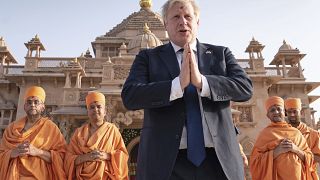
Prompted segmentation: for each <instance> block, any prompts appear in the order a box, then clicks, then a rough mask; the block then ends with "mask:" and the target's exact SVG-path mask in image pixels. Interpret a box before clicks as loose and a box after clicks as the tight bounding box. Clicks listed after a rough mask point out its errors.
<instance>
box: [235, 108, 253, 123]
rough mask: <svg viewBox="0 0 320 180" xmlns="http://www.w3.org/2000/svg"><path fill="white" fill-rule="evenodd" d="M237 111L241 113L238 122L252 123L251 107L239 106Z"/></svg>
mask: <svg viewBox="0 0 320 180" xmlns="http://www.w3.org/2000/svg"><path fill="white" fill-rule="evenodd" d="M238 111H240V112H241V114H240V122H253V119H252V107H251V106H239V107H238Z"/></svg>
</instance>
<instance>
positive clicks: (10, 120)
mask: <svg viewBox="0 0 320 180" xmlns="http://www.w3.org/2000/svg"><path fill="white" fill-rule="evenodd" d="M13 111H14V110H13V109H11V110H10V117H9V124H10V123H11V122H12V117H13Z"/></svg>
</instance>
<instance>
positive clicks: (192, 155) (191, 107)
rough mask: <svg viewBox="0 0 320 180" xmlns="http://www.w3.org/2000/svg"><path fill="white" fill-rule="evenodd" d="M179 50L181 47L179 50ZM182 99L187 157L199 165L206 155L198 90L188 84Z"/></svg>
mask: <svg viewBox="0 0 320 180" xmlns="http://www.w3.org/2000/svg"><path fill="white" fill-rule="evenodd" d="M179 51H180V52H181V51H183V49H180V50H179ZM184 100H185V103H186V111H187V121H186V126H187V145H188V148H187V152H188V159H189V161H191V162H192V163H193V164H194V165H195V166H197V167H198V166H200V165H201V163H202V162H203V160H204V159H205V157H206V151H205V146H204V138H203V128H202V118H201V112H200V104H199V98H198V92H197V89H196V87H195V86H193V85H192V84H189V85H188V86H187V87H186V88H185V90H184Z"/></svg>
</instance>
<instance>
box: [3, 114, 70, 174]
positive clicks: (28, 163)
mask: <svg viewBox="0 0 320 180" xmlns="http://www.w3.org/2000/svg"><path fill="white" fill-rule="evenodd" d="M25 123H26V117H24V118H21V119H20V120H18V121H14V122H13V123H11V124H10V125H9V126H8V127H7V128H6V130H5V132H4V134H3V138H2V140H1V144H0V177H1V178H3V179H7V180H18V179H21V178H27V177H29V178H32V179H53V180H60V179H65V178H66V175H65V173H64V170H63V158H64V154H65V148H66V142H65V140H64V137H63V136H62V134H61V133H60V130H59V128H58V127H57V126H56V125H55V124H54V123H53V122H52V121H51V120H49V119H47V118H41V119H40V120H39V121H38V122H36V124H34V125H33V127H31V128H30V129H28V130H27V131H26V132H23V133H21V131H22V129H23V128H24V126H25ZM24 141H29V142H30V144H32V145H33V146H35V147H36V148H39V149H42V150H46V151H49V152H50V153H51V163H47V162H46V161H44V160H43V159H41V158H39V157H36V156H22V157H17V158H14V159H10V154H11V152H12V150H13V149H14V148H16V147H17V146H18V145H19V144H21V143H23V142H24Z"/></svg>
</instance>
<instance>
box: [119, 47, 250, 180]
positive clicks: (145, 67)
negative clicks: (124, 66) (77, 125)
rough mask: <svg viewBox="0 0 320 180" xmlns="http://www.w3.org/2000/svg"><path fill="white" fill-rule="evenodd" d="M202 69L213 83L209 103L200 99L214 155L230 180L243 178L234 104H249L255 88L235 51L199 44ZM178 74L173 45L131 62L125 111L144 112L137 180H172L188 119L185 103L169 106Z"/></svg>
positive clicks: (144, 54) (147, 51)
mask: <svg viewBox="0 0 320 180" xmlns="http://www.w3.org/2000/svg"><path fill="white" fill-rule="evenodd" d="M197 49H198V51H197V52H198V64H199V69H200V72H201V74H202V75H204V76H205V77H206V78H207V80H208V83H209V87H210V92H211V98H205V97H203V98H202V104H203V112H204V117H205V119H206V121H207V123H208V126H209V129H210V132H211V134H212V138H213V141H214V147H215V151H216V153H217V156H218V158H219V160H220V163H221V165H222V168H223V170H224V172H225V174H226V176H227V177H228V179H230V180H241V179H243V178H244V173H243V162H242V158H241V156H240V151H239V145H238V142H237V139H236V133H235V130H234V126H233V124H232V117H231V110H230V100H232V101H247V100H249V99H250V98H251V95H252V83H251V80H250V79H249V78H248V76H247V75H246V73H245V71H244V70H243V69H242V68H241V67H240V66H239V65H238V64H237V62H236V60H235V58H234V56H233V55H232V53H231V51H230V50H229V49H228V48H226V47H222V46H214V45H209V44H202V43H199V42H198V43H197ZM179 73H180V69H179V65H178V61H177V58H176V54H175V52H174V50H173V47H172V45H171V44H170V43H169V44H165V45H162V46H159V47H156V48H154V49H147V50H142V51H141V52H140V53H139V54H138V55H137V56H136V59H135V60H134V62H133V65H132V68H131V71H130V74H129V76H128V78H127V80H126V82H125V84H124V87H123V90H122V94H121V96H122V100H123V103H124V105H125V107H126V108H128V109H131V110H135V109H144V123H143V128H142V133H141V139H140V145H139V153H138V168H137V179H138V180H151V179H152V180H156V179H159V180H166V179H169V177H170V175H171V172H172V169H173V167H174V164H175V159H176V157H177V153H178V150H179V145H180V139H181V134H182V128H183V126H184V123H185V119H186V112H185V103H184V100H183V98H179V99H176V100H174V101H172V102H170V101H169V97H170V92H171V82H172V80H173V79H174V78H175V77H177V76H179Z"/></svg>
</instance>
